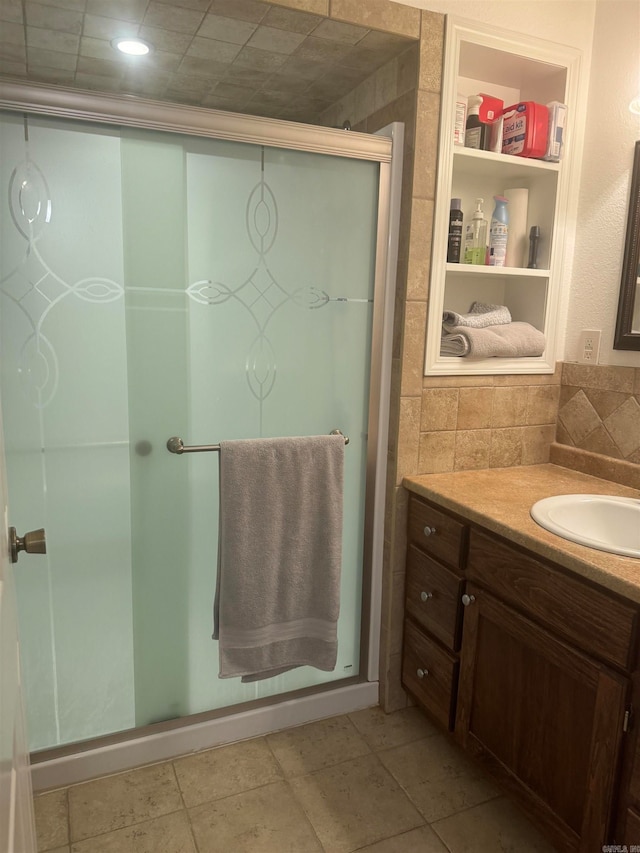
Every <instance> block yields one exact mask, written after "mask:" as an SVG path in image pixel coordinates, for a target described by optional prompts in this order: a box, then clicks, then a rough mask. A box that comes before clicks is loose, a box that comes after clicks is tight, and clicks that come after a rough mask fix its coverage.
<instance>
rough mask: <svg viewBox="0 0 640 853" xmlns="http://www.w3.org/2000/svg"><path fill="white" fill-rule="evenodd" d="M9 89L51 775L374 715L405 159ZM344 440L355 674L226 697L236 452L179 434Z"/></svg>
mask: <svg viewBox="0 0 640 853" xmlns="http://www.w3.org/2000/svg"><path fill="white" fill-rule="evenodd" d="M4 95H5V97H4V99H3V105H4V107H5V110H4V111H3V112H2V114H1V115H0V147H1V150H2V158H1V165H0V172H1V174H0V198H1V204H2V209H1V212H0V240H1V246H2V252H1V260H0V324H1V325H0V335H1V359H2V372H1V376H0V394H1V402H2V411H3V418H4V432H5V445H6V466H7V476H8V484H9V506H10V514H11V518H10V523H11V524H12V525H15V526H16V527H17V529H18V531H19V532H21V531H23V530H27V529H30V528H32V527H38V526H40V525H42V526H44V527H45V528H46V531H47V555H46V556H39V557H36V556H25V555H23V557H22V558H21V561H20V566H19V567H18V568H17V572H16V579H17V585H18V606H19V619H20V635H21V649H22V658H23V670H24V681H25V692H26V704H27V709H28V724H29V725H28V727H29V734H30V741H31V749H32V751H33V752H34V753H35V761H36V765H35V768H36V773H37V770H38V764H37V762H38V760H39V754H40V756H41V757H42V758H44V759H45V761H44V764H45V765H46V764H47V763H51V762H52V763H53V765H55V764H56V759H57V756H58V755H59V754H60V755H61V754H62V753H63V752H64V750H59V749H57V750H56V749H54V751H53V752H51V750H52V748H59V747H61V746H63V745H72V746H71V747H70V748H68V749H67V750H66V751H67V752H69V753H72V754H74V753H76V752H77V751H78V749H79V747H78V744H79V743H80V742H88V743H85V744H83V746H82V749H86V748H87V746H88V747H89V748H90V749H89V751H91V749H94V750H100V748H101V745H103V744H104V743H106V742H107V741H105V740H104V737H105V736H108V735H115V736H116V737H115V740H118V739H119V738H122V737H127V738H129V739H130V741H129V755H130V757H131V756H132V755H133V753H132V751H131V748H132V744H133V743H134V742H135V738H136V737H137V738H138V740H140V739H142V740H144V739H145V738H146V739H147V740H149V739H150V738H151V739H154V738H155V739H159V740H158V742H160V740H161V739H162V737H163V734H166V732H167V731H168V732H169V733H171V732H172V731H173V732H174V733H175V732H177V731H180V729H179V728H178V726H182V724H183V723H189V722H191V723H194V722H195V723H196V725H197V726H199V727H200V728H199V729H198V731H200V735H199V737H200V740H199V741H198V744H199V745H203V743H206V741H207V738H209V739H210V740H212V741H215V740H216V738H217V737H218V735H215V734H212V733H211V731H212V730H211V731H210V730H209V729H208V728H207V722H206V721H207V720H212V721H215V720H216V719H217V720H220V719H224V718H227V719H229V718H231V717H232V716H233V715H234V714H235V715H239V719H241V718H242V714H243V709H244V710H247V709H251V710H252V712H253V713H254V714H257V715H258V716H259V715H260V709H261V708H262V709H271V711H272V715H271V718H270V721H269V722H268V723H265V722H263V723H260V724H259V725H268V726H270V727H271V728H279V727H281V726H282V725H285V724H287V723H290V722H291V721H296V716H295V713H294V714H293V716H291V711H290V710H289V712H288V714H289V716H287V715H284V716H280V717H279V716H278V708H279V707H281V706H282V707H287V708H289V709H291V708H292V707H295V705H296V703H297V702H298V703H299V702H302V701H303V699H304V700H305V702H306V705H305V707H306V708H307V710H306V711H305V712H304V713H305V714H307V716H308V717H310V718H312V717H313V716H314V715H315V716H321V715H322V713H321V712H320V713H318V712H317V710H316V711H314V710H313V707H314V706H313V702H314V701H315V700H314V697H315V696H325V701H328V700H329V697H330V696H331V695H332V690H334V692H335V693H336V695H339V694H340V690H341V689H345V688H350V689H351V691H352V692H351V694H349V695H350V696H351V698H350V699H348V700H346V701H347V702H352V703H355V704H356V705H357V706H363V705H366V704H372V701H373V702H375V698H374V692H373V690H374V688H375V679H376V677H377V676H376V675H375V669H376V663H377V657H376V646H375V642H376V638H377V633H378V625H379V621H378V620H379V614H378V612H377V611H378V602H379V575H380V565H381V553H380V552H381V545H382V542H381V531H382V515H381V513H382V511H383V492H384V455H385V437H386V432H385V421H384V419H385V410H384V405H383V404H382V406H381V403H382V401H384V400H385V399H386V385H387V384H388V373H389V366H390V352H389V349H390V342H389V334H390V320H391V318H390V314H391V310H390V307H391V306H392V300H393V293H392V290H385V280H386V279H387V278H388V279H389V280H390V279H391V275H390V268H391V267H392V266H393V262H394V250H393V245H394V243H393V235H391V237H390V231H389V210H390V207H391V205H390V198H391V186H392V184H391V182H390V177H391V167H390V161H391V157H390V151H391V140H390V139H387V138H385V137H371V138H366V137H364V136H361V135H359V134H349V133H347V132H340V131H331V130H326V129H320V128H317V129H313V128H306V127H303V126H295V125H287V124H285V123H280V122H272V121H270V120H265V119H251V118H249V117H240V116H235V117H231V118H230V117H229V116H224V114H215V113H211V112H204V111H192V110H190V109H187V108H175V107H168V106H167V105H162V106H160V105H153V104H151V103H148V104H147V106H146V107H145V108H144V109H141V113H142V114H141V115H137V116H136V117H135V118H132V117H131V108H130V105H128V104H127V103H126V101H124V102H123V101H119V100H118V99H112V98H108V97H104V96H97V97H95V98H93V99H92V100H91V105H92V108H91V109H87V108H86V107H87V103H88V98H89V96H80V97H79V96H77V95H73V94H67V96H66V100H65V101H64V104H63V106H60V102H59V100H58V97H59V96H56V103H55V105H54V106H52V103H51V98H52V95H51V92H50V91H46V90H39V89H37V88H35V87H34V88H33V89H30V87H20V86H14V87H11V92H10V96H9V97H7V93H6V90H5V92H4ZM74 97H75V98H76V100H74ZM39 101H40V103H38V102H39ZM96 104H97V106H96ZM145 109H146V111H147V112H146V113H145ZM160 116H162V120H159V117H160ZM394 132H395V133H396V135H398V134H400V135H401V129H400V128H398V127H395V129H394ZM394 157H395V150H394ZM395 168H397V166H396V167H395ZM386 283H387V287H388V284H389V283H388V281H387V282H386ZM336 428H337V429H340V430H341V431H342V432H343V433H344V434H345V435H347V436H348V437H349V444H348V446H347V448H346V450H345V494H344V501H345V520H344V545H343V572H342V584H341V611H340V620H339V628H338V637H339V642H338V663H337V666H336V669H335V671H334V672H331V673H325V672H320V671H318V670H315V669H312V668H310V667H303V668H299V669H296V670H292V671H290V672H287V673H285V674H283V675H281V676H278V677H277V678H272V679H269V680H266V681H263V682H256V683H252V684H242V683H241V682H240V679H227V680H220V679H218V677H217V643H216V642H215V641H213V640H212V639H211V633H212V614H211V610H212V602H213V596H214V591H215V565H216V552H217V516H218V504H217V501H218V490H217V476H218V471H217V466H218V455H217V454H215V453H194V454H188V455H175V454H172V453H170V452H168V449H167V440H168V439H169V438H170V437H172V436H179V437H181V438H182V439H183V441H184V443H185V444H187V445H188V444H213V443H216V442H219V441H220V440H222V439H237V438H251V437H259V436H263V437H270V436H287V435H314V434H324V433H329V432H330V431H331V430H333V429H336ZM380 459H381V460H382V464H380ZM264 513H265V514H268V513H269V506H268V504H265V507H264ZM247 535H251V531H250V530H248V531H247ZM363 687H364V688H366V690H365V692H358V690H359V689H360V688H363ZM318 691H320V692H318ZM354 691H355V692H354ZM318 707H319V706H318ZM326 707H327V708H330V707H331V705H330V702H329V704H328V705H327V706H326ZM335 709H336V710H335V711H334V712H337V711H340V710H344V709H345V708H344V707H343V706H342V705H340V702H338V703H337V704H336V705H335ZM185 718H190V719H186V720H185ZM303 719H304V717H302V718H301V719H300V721H303ZM259 725H258V728H259ZM203 726H204V728H205V730H204V731H203V728H202V727H203ZM248 733H249V734H251V733H252V732H251V731H248ZM232 734H233V733H232ZM225 736H226V737H228V736H229V733H228V732H227V734H226V735H224V734H223V735H221V737H225ZM233 736H235V737H240V736H247V729H246V727H245V728H244V729H238V730H237V731H236V733H235V735H233ZM132 738H133V740H132ZM186 744H187V742H186V741H184V742H175V743H174V745H173V746H171V745H170V744H165V745H164V746H163V747H162V748H161V749H160V751H159V752H158V751H156V752H154V753H153V755H154V756H155V755H157V756H158V757H163V754H164V753H163V750H164V752H165V753H166V751H167V750H168V751H169V752H171V751H172V750H173V751H185V749H184V747H185V745H186ZM156 747H157V743H156ZM43 750H44V751H45V752H44V753H42V751H43ZM111 751H112V753H113V748H111ZM134 752H135V751H134ZM145 755H148V754H147V753H145ZM128 760H130V759H128ZM117 766H118V764H117V761H116V763H115V764H112V765H108V769H113V767H117ZM78 772H80V774H81V773H82V772H83V771H78ZM52 778H53V777H52ZM56 778H57V777H56ZM43 779H44V777H43ZM46 781H50V779H47V780H46ZM42 784H44V781H43V783H42Z"/></svg>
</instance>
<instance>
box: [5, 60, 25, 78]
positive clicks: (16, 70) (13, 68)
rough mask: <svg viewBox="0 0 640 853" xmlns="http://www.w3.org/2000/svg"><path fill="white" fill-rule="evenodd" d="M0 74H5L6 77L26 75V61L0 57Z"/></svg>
mask: <svg viewBox="0 0 640 853" xmlns="http://www.w3.org/2000/svg"><path fill="white" fill-rule="evenodd" d="M0 74H6V75H7V77H26V75H27V63H26V62H18V61H15V60H12V59H4V58H2V57H0Z"/></svg>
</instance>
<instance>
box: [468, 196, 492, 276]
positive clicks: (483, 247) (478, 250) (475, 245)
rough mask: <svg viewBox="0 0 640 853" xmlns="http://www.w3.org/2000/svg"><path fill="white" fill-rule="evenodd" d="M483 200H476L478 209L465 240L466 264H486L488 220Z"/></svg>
mask: <svg viewBox="0 0 640 853" xmlns="http://www.w3.org/2000/svg"><path fill="white" fill-rule="evenodd" d="M483 203H484V199H483V198H477V199H476V209H475V211H474V213H473V218H472V219H471V222H470V224H469V225H467V231H466V234H465V238H464V262H465V264H484V263H485V262H486V254H487V220H486V219H485V218H484V216H483V213H482V205H483Z"/></svg>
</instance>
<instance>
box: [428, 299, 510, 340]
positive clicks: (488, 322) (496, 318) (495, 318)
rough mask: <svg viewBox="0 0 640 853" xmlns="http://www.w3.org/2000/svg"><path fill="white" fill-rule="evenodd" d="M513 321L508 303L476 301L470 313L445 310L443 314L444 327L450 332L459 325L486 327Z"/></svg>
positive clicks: (446, 332) (447, 332)
mask: <svg viewBox="0 0 640 853" xmlns="http://www.w3.org/2000/svg"><path fill="white" fill-rule="evenodd" d="M510 322H511V314H510V313H509V309H508V308H507V306H506V305H491V304H489V303H487V302H474V303H473V304H472V305H471V308H470V309H469V313H468V314H457V313H456V312H455V311H445V312H444V313H443V315H442V328H443V330H444V332H445V334H450V333H451V332H452V329H454V328H457V327H458V326H466V327H468V328H470V329H484V328H486V327H487V326H502V325H504V324H505V323H510Z"/></svg>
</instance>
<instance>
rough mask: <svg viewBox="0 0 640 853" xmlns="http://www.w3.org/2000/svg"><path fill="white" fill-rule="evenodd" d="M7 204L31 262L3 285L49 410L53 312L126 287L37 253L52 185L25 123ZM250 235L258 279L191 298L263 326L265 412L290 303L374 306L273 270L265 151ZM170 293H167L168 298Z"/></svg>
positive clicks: (258, 355)
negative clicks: (296, 284)
mask: <svg viewBox="0 0 640 853" xmlns="http://www.w3.org/2000/svg"><path fill="white" fill-rule="evenodd" d="M8 204H9V211H10V215H11V219H12V221H13V224H14V226H15V228H16V230H17V231H18V232H19V233H20V234H21V235H22V237H23V238H24V240H25V242H26V245H25V250H24V256H23V258H22V259H21V261H20V262H19V263H18V264H17V265H16V267H15V268H14V269H13V270H11V271H10V272H9V273H8V274H7V275H6V276H4V277H3V278H2V279H0V289H2V291H3V292H4V293H5V294H6V296H7V297H8V298H9V299H10V300H12V301H13V302H14V303H15V305H16V306H17V307H18V308H19V309H20V310H21V311H22V312H23V314H24V315H25V317H26V318H27V319H28V322H29V325H30V327H31V329H32V332H31V334H30V335H29V337H28V338H27V340H25V342H24V344H23V346H22V350H21V353H20V370H21V371H22V374H23V377H24V379H25V388H26V392H27V394H28V397H29V399H30V400H31V401H32V402H33V404H34V406H36V407H37V408H44V407H45V406H46V405H47V404H48V403H50V402H51V400H52V399H53V397H54V395H55V393H56V389H57V386H58V360H57V357H56V353H55V350H54V348H53V346H52V345H51V343H50V341H49V340H48V338H47V337H46V335H45V334H44V333H43V331H42V327H43V324H44V321H45V319H46V317H47V315H48V314H49V312H50V311H51V310H52V309H53V308H54V307H55V306H56V305H58V304H59V303H60V302H61V301H62V300H63V299H65V298H66V297H68V296H74V297H76V298H78V299H83V300H85V301H87V302H114V301H116V300H118V299H121V298H122V297H123V295H124V292H125V291H124V288H123V286H122V285H121V284H119V283H118V282H115V281H113V280H111V279H108V278H101V277H97V276H96V277H92V278H85V279H81V280H80V281H77V282H75V283H70V282H68V281H65V279H64V278H63V277H62V275H60V274H59V273H58V272H56V271H55V270H54V269H52V267H51V266H50V265H49V264H48V263H47V261H46V259H45V258H44V257H43V256H42V254H41V252H40V251H39V248H38V240H39V239H40V237H41V236H42V234H43V232H44V229H45V228H46V226H47V225H48V224H49V223H50V222H51V219H52V216H53V209H54V208H53V201H52V199H51V193H50V191H49V186H48V184H47V180H46V178H45V176H44V174H43V172H42V170H41V169H40V168H39V167H38V165H37V164H36V163H35V162H34V161H33V160H32V158H31V156H30V153H29V134H28V127H27V120H26V118H25V157H24V161H23V162H22V163H19V164H18V165H17V166H16V167H15V168H14V169H13V172H12V174H11V179H10V181H9V192H8ZM245 224H246V230H247V235H248V237H249V240H250V242H251V245H252V247H253V249H254V250H255V252H256V255H257V259H256V264H255V266H254V268H253V270H252V272H251V274H250V275H249V276H248V277H247V278H246V279H245V280H244V281H242V282H241V283H240V284H238V285H235V286H234V285H228V284H225V283H223V282H219V281H213V280H212V279H206V280H201V281H196V282H194V283H193V284H190V285H189V286H188V287H187V288H186V290H185V291H183V290H182V289H179V288H176V289H175V290H172V292H174V293H185V294H186V296H187V297H188V298H189V299H190V300H192V301H193V302H196V303H199V304H201V305H208V306H217V305H222V304H224V303H225V302H228V301H229V300H234V301H235V302H236V303H239V304H241V305H243V306H244V308H245V309H246V311H247V312H248V313H249V314H250V315H251V317H252V318H253V321H254V322H255V325H256V336H255V338H254V339H253V341H252V343H251V345H250V347H249V350H248V352H247V356H246V361H245V375H246V379H247V384H248V386H249V389H250V391H251V393H252V395H253V396H254V397H255V399H256V400H257V401H258V403H259V406H260V421H261V422H262V404H263V402H264V400H266V399H267V397H268V396H269V394H270V393H271V392H272V390H273V388H274V385H275V382H276V374H277V359H276V352H275V350H274V347H273V344H272V343H271V340H270V339H269V336H268V327H269V324H270V322H271V320H272V319H273V317H274V315H275V314H276V312H277V311H279V310H280V309H281V308H282V307H283V306H284V305H285V304H287V303H294V304H295V305H298V306H300V307H301V308H306V309H310V310H314V309H317V308H324V307H326V306H327V305H328V304H329V303H330V302H342V303H346V302H362V303H365V304H366V303H368V302H372V301H373V300H371V299H350V298H347V297H331V296H329V294H328V293H327V292H326V291H324V290H320V289H319V288H317V287H313V286H303V287H300V288H297V289H295V290H293V291H291V292H290V291H289V290H287V289H286V288H285V287H284V286H283V285H282V284H281V283H280V282H279V281H278V280H277V279H276V278H275V276H274V275H273V273H272V271H271V270H270V268H269V263H268V254H269V252H270V251H271V249H272V248H273V246H274V244H275V242H276V239H277V237H278V204H277V201H276V197H275V195H274V193H273V191H272V190H271V187H270V186H269V184H268V183H267V181H266V179H265V158H264V147H262V149H261V158H260V179H259V181H258V183H257V184H256V185H255V187H254V188H253V190H252V191H251V193H250V194H249V198H248V200H247V206H246V216H245ZM127 289H128V290H132V291H138V292H141V293H144V292H146V293H147V294H149V293H150V292H152V291H155V289H153V288H138V287H135V286H133V287H131V288H127ZM164 292H165V293H166V292H168V291H167V290H165V291H164Z"/></svg>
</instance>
